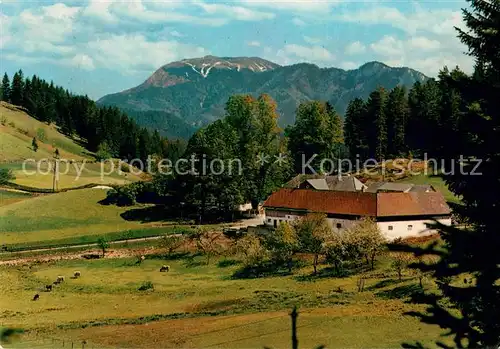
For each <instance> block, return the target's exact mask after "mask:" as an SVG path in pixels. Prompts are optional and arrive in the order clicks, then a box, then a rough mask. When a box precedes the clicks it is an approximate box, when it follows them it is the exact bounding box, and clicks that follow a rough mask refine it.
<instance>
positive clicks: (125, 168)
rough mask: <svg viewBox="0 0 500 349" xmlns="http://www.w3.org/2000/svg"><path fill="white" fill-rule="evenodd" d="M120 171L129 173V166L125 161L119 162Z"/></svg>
mask: <svg viewBox="0 0 500 349" xmlns="http://www.w3.org/2000/svg"><path fill="white" fill-rule="evenodd" d="M120 171H122V172H125V173H129V172H130V166H129V165H128V164H126V163H123V162H122V163H120Z"/></svg>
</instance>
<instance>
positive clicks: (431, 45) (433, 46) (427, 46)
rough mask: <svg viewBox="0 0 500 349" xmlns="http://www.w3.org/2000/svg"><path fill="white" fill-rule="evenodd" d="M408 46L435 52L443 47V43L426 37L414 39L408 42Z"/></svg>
mask: <svg viewBox="0 0 500 349" xmlns="http://www.w3.org/2000/svg"><path fill="white" fill-rule="evenodd" d="M408 44H409V45H410V46H411V47H413V48H417V49H421V50H425V51H434V50H437V49H439V48H440V47H441V43H440V42H439V41H438V40H433V39H429V38H426V37H425V36H416V37H412V38H411V39H410V40H409V41H408Z"/></svg>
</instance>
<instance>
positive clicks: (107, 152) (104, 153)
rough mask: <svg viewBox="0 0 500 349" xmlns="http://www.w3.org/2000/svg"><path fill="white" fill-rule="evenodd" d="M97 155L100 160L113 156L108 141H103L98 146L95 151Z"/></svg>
mask: <svg viewBox="0 0 500 349" xmlns="http://www.w3.org/2000/svg"><path fill="white" fill-rule="evenodd" d="M95 157H96V159H97V160H98V161H103V160H107V159H110V158H112V157H113V154H112V151H111V147H110V146H109V145H108V143H106V142H102V143H101V144H99V146H98V147H97V152H96V153H95Z"/></svg>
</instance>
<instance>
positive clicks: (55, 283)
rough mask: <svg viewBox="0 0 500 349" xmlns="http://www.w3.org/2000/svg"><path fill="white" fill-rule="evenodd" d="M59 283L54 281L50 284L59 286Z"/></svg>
mask: <svg viewBox="0 0 500 349" xmlns="http://www.w3.org/2000/svg"><path fill="white" fill-rule="evenodd" d="M60 283H61V281H57V280H56V281H54V282H53V283H52V285H59V284H60Z"/></svg>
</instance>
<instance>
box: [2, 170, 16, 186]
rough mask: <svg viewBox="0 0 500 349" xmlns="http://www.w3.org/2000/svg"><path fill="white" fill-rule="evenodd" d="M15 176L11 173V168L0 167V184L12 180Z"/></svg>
mask: <svg viewBox="0 0 500 349" xmlns="http://www.w3.org/2000/svg"><path fill="white" fill-rule="evenodd" d="M15 178H16V177H15V176H14V174H13V173H12V170H10V169H8V168H0V184H5V183H7V182H10V181H12V180H14V179H15Z"/></svg>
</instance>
